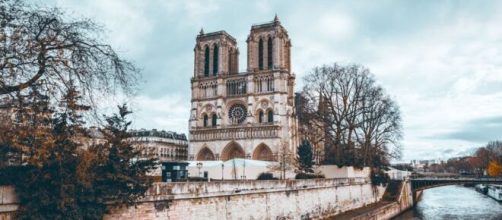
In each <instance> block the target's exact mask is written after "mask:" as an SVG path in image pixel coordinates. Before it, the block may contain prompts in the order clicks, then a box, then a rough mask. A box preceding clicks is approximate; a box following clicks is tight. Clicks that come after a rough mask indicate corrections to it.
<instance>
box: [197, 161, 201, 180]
mask: <svg viewBox="0 0 502 220" xmlns="http://www.w3.org/2000/svg"><path fill="white" fill-rule="evenodd" d="M197 168H198V169H199V177H200V174H201V172H200V169H201V168H202V163H201V162H198V163H197Z"/></svg>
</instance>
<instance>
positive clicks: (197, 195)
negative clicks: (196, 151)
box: [0, 178, 385, 220]
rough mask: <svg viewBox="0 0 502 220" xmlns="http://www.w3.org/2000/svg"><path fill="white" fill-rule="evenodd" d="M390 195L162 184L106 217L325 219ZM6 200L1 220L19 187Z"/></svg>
mask: <svg viewBox="0 0 502 220" xmlns="http://www.w3.org/2000/svg"><path fill="white" fill-rule="evenodd" d="M384 191H385V189H384V188H382V187H373V186H372V185H371V183H370V182H369V179H368V178H351V179H348V178H340V179H315V180H269V181H256V180H252V181H249V180H248V181H245V180H241V181H222V182H196V183H193V182H192V183H157V184H155V185H154V186H153V187H152V188H150V189H149V190H148V192H147V193H146V195H145V197H144V198H142V199H141V200H140V201H138V203H137V204H136V205H135V206H131V207H115V208H112V210H111V213H109V214H108V215H106V216H105V217H104V219H126V220H128V219H319V218H325V217H329V216H332V215H335V214H339V213H341V212H344V211H348V210H351V209H356V208H359V207H362V206H365V205H368V204H371V203H374V202H376V201H378V200H380V198H381V197H382V195H383V193H384ZM0 201H1V203H0V219H1V220H4V219H10V218H11V216H12V214H13V213H14V212H15V210H17V206H18V205H17V200H16V197H15V193H14V189H13V188H12V187H10V186H0Z"/></svg>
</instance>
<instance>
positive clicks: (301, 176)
mask: <svg viewBox="0 0 502 220" xmlns="http://www.w3.org/2000/svg"><path fill="white" fill-rule="evenodd" d="M324 178H325V177H324V175H323V174H315V173H297V174H296V176H295V179H297V180H299V179H324Z"/></svg>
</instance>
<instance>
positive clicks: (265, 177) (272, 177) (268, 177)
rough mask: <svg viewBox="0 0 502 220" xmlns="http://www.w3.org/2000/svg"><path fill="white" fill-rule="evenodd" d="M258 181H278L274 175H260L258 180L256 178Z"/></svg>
mask: <svg viewBox="0 0 502 220" xmlns="http://www.w3.org/2000/svg"><path fill="white" fill-rule="evenodd" d="M256 179H257V180H276V179H277V178H276V177H274V174H272V173H260V175H258V178H256Z"/></svg>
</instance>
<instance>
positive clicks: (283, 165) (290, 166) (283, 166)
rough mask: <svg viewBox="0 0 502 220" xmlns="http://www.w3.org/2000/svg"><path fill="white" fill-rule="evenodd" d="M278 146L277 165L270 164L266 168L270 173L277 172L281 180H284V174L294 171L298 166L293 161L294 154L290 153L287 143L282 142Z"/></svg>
mask: <svg viewBox="0 0 502 220" xmlns="http://www.w3.org/2000/svg"><path fill="white" fill-rule="evenodd" d="M279 145H280V146H279V152H278V155H277V157H278V158H277V161H278V163H274V164H271V165H269V166H268V167H267V168H268V169H269V170H270V171H272V172H276V171H279V172H280V174H281V179H285V178H286V172H287V171H291V170H295V169H296V168H297V167H298V165H297V161H296V159H295V154H294V153H293V152H292V151H291V149H289V143H288V142H287V141H285V140H282V141H281V142H280V144H279Z"/></svg>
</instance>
